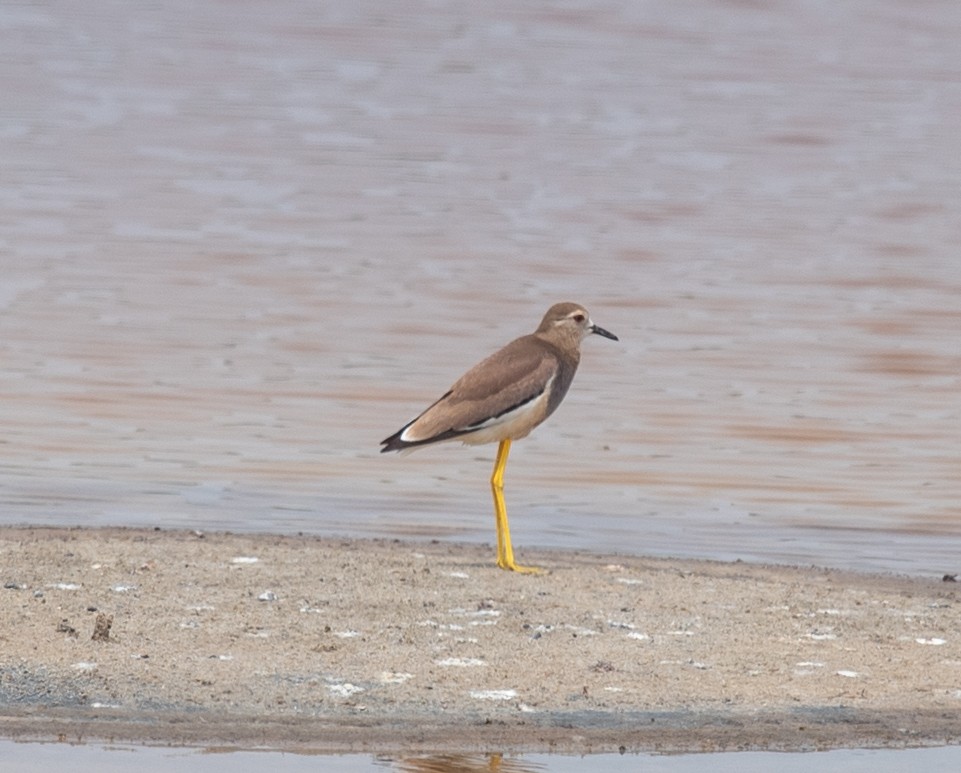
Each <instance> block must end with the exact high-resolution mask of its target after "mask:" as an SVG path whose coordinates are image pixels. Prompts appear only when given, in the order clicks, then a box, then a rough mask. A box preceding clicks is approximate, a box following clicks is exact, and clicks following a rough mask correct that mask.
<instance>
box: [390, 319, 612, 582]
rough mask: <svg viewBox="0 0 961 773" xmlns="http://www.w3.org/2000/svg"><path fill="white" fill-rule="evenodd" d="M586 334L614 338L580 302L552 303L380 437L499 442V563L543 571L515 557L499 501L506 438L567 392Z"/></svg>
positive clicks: (519, 433) (418, 442) (402, 443)
mask: <svg viewBox="0 0 961 773" xmlns="http://www.w3.org/2000/svg"><path fill="white" fill-rule="evenodd" d="M589 335H599V336H602V337H604V338H609V339H611V340H612V341H617V340H619V339H618V337H617V336H616V335H614V334H613V333H611V332H609V331H607V330H605V329H604V328H602V327H600V326H598V325H595V324H594V322H593V321H592V320H591V317H590V314H588V313H587V310H586V309H585V308H584V307H583V306H581V305H580V304H577V303H569V302H568V303H555V304H554V305H553V306H551V307H550V308H549V309H548V310H547V313H546V314H545V315H544V317H543V319H542V320H541V323H540V325H538V327H537V330H535V331H534V332H533V333H531V334H530V335H525V336H521V337H520V338H517V339H515V340H513V341H511V342H510V343H509V344H507V345H506V346H505V347H503V348H502V349H499V350H498V351H496V352H494V353H493V354H492V355H490V356H489V357H487V358H486V359H484V360H482V361H481V362H479V363H477V364H476V365H475V366H474V367H472V368H471V369H470V370H468V371H467V372H466V373H465V374H464V375H463V376H461V377H460V378H459V379H457V381H455V382H454V384H453V385H452V386H451V388H450V389H448V390H447V391H446V392H445V393H444V394H443V395H442V396H441V397H440V399H438V400H436V401H435V402H434V403H432V404H431V405H430V406H429V407H428V408H427V409H426V410H424V411H423V412H422V413H420V414H419V415H418V416H417V417H416V418H415V419H412V420H411V421H409V422H408V423H407V424H405V425H404V426H403V427H401V428H400V429H399V430H398V431H397V432H395V433H394V434H393V435H391V436H390V437H388V438H385V439H384V440H382V441H381V442H380V445H381V446H382V448H381V449H380V450H381V453H385V452H387V451H406V450H416V449H418V448H422V447H424V446H428V445H434V444H436V443H443V442H446V441H452V440H460V441H462V442H463V443H465V444H468V445H477V444H481V443H495V442H496V443H498V447H497V455H496V458H495V461H494V471H493V473H492V475H491V479H490V483H491V492H492V494H493V497H494V518H495V525H496V529H497V565H498V566H499V567H500V568H501V569H505V570H508V571H513V572H521V573H525V574H537V573H540V572H542V571H543V570H541V569H540V568H538V567H534V566H521V565H519V564H518V563H517V562H516V561H515V560H514V550H513V547H512V545H511V536H510V526H509V524H508V521H507V507H506V505H505V504H504V470H505V468H506V467H507V457H508V454H509V453H510V449H511V442H512V441H514V440H520V439H521V438H524V437H527V435H528V434H530V432H531V430H533V429H534V428H535V427H536V426H537V425H539V424H540V423H541V422H543V421H544V420H545V419H546V418H547V417H548V416H550V415H551V414H552V413H553V412H554V411H555V410H556V409H557V406H558V405H560V403H561V401H562V400H563V399H564V396H565V395H566V394H567V390H568V388H569V387H570V385H571V381H572V380H573V378H574V373H575V372H576V371H577V365H578V363H579V362H580V358H581V350H580V347H581V342H582V341H583V340H584V339H585V338H587V337H588V336H589Z"/></svg>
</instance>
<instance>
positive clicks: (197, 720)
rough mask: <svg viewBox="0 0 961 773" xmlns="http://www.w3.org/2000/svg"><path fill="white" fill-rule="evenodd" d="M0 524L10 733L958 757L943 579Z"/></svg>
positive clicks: (2, 660) (960, 724) (953, 656)
mask: <svg viewBox="0 0 961 773" xmlns="http://www.w3.org/2000/svg"><path fill="white" fill-rule="evenodd" d="M492 557H493V550H492V549H491V548H482V547H477V546H468V545H460V544H447V543H443V544H439V543H429V544H428V543H423V544H420V543H407V542H397V541H378V540H325V539H315V538H309V537H274V536H263V535H230V534H227V535H225V534H195V533H189V532H164V531H147V530H120V529H109V530H82V529H78V530H65V529H36V528H22V529H20V528H7V529H0V581H2V583H3V587H2V588H0V735H3V736H7V737H13V738H31V739H52V738H60V739H65V740H74V739H110V740H125V741H141V742H162V743H174V744H180V743H189V744H228V745H236V746H245V747H250V746H256V745H263V744H266V745H270V746H273V747H281V748H291V749H300V750H304V749H316V750H318V751H428V750H456V751H472V750H481V749H484V750H489V749H497V750H503V751H515V752H521V751H545V750H553V751H565V752H585V751H614V750H617V749H618V748H621V747H623V748H625V749H627V750H636V751H639V750H662V751H670V750H700V749H712V750H714V749H734V748H739V749H743V748H761V747H763V748H777V749H799V748H828V747H835V746H855V745H870V746H881V745H903V744H925V743H939V742H945V741H949V742H951V741H954V742H957V741H961V721H959V719H958V717H959V711H961V634H959V631H961V605H959V604H958V595H959V594H958V585H957V584H956V583H954V582H947V581H944V580H942V578H941V577H931V578H901V577H891V576H870V575H856V574H846V573H841V572H832V571H823V570H818V569H794V568H784V567H766V566H752V565H745V564H740V563H738V564H719V563H710V562H692V561H672V560H650V559H644V558H628V557H623V556H618V557H612V556H599V555H590V554H578V553H546V552H534V551H528V550H522V551H521V556H520V558H521V560H523V561H526V562H536V563H537V564H540V565H542V566H545V567H547V568H549V569H550V573H548V574H544V575H541V576H519V575H513V574H509V573H506V572H502V571H500V570H498V569H496V568H495V567H494V566H493V564H492Z"/></svg>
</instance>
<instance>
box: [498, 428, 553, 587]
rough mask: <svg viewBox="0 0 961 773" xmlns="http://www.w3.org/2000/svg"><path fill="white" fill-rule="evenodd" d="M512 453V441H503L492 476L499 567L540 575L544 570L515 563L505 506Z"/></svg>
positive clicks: (499, 447)
mask: <svg viewBox="0 0 961 773" xmlns="http://www.w3.org/2000/svg"><path fill="white" fill-rule="evenodd" d="M510 451H511V441H510V440H502V441H501V442H500V445H499V446H497V460H496V461H495V462H494V474H493V475H491V491H492V492H493V493H494V518H495V519H496V522H497V565H498V566H499V567H500V568H501V569H508V570H510V571H512V572H524V573H525V574H538V573H540V572H542V571H544V570H543V569H538V568H537V567H536V566H518V565H517V564H515V563H514V550H513V548H512V547H511V529H510V526H509V525H508V524H507V507H506V505H505V504H504V468H505V467H507V455H508V454H509V453H510Z"/></svg>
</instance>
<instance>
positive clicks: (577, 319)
mask: <svg viewBox="0 0 961 773" xmlns="http://www.w3.org/2000/svg"><path fill="white" fill-rule="evenodd" d="M571 319H573V320H574V321H575V322H577V323H578V324H580V323H581V322H583V321H584V320H585V319H587V317H585V316H584V315H583V314H581V313H580V312H578V313H577V314H574V315H573V316H572V317H571Z"/></svg>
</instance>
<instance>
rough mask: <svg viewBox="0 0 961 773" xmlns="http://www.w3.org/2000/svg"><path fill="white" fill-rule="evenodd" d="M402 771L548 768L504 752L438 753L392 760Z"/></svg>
mask: <svg viewBox="0 0 961 773" xmlns="http://www.w3.org/2000/svg"><path fill="white" fill-rule="evenodd" d="M392 765H393V767H394V769H396V770H397V771H399V772H400V773H543V772H544V771H545V770H547V768H546V767H545V766H544V765H541V764H539V763H536V762H532V761H530V760H523V759H520V758H516V757H505V756H504V755H502V754H483V755H481V754H478V755H470V754H466V755H465V754H437V755H429V756H417V757H405V758H404V759H400V760H394V761H393V762H392Z"/></svg>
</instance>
